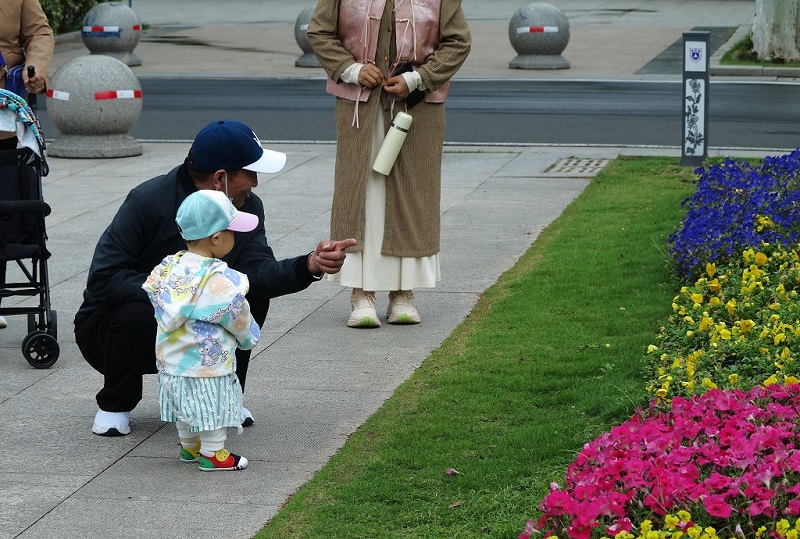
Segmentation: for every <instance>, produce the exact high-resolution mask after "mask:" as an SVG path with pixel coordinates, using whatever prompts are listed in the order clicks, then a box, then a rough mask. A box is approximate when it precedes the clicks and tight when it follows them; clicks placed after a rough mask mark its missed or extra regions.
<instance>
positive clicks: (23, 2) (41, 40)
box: [0, 0, 55, 88]
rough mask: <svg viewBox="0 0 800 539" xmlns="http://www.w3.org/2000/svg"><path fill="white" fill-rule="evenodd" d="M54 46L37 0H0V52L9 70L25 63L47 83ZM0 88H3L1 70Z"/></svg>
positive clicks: (51, 33)
mask: <svg viewBox="0 0 800 539" xmlns="http://www.w3.org/2000/svg"><path fill="white" fill-rule="evenodd" d="M54 47H55V39H54V38H53V29H52V28H50V25H49V24H48V22H47V16H46V15H45V14H44V12H43V11H42V6H41V5H40V4H39V0H0V52H1V53H3V58H4V59H5V61H6V63H7V64H8V66H9V67H14V66H18V65H20V64H22V63H23V62H25V65H32V66H34V67H35V68H36V72H37V73H38V74H40V75H42V74H43V75H44V77H45V80H47V81H48V82H49V80H50V79H49V77H50V62H51V61H52V60H53V49H54ZM23 51H24V55H23ZM0 86H2V87H3V88H5V86H6V73H5V71H3V70H2V69H0Z"/></svg>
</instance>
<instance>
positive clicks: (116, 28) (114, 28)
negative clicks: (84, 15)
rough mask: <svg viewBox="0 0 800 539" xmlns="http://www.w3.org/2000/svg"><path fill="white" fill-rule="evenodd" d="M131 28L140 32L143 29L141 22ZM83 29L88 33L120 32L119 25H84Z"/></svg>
mask: <svg viewBox="0 0 800 539" xmlns="http://www.w3.org/2000/svg"><path fill="white" fill-rule="evenodd" d="M131 29H132V30H133V31H134V32H138V31H139V30H141V29H142V25H141V24H134V25H133V26H132V27H131ZM81 31H82V32H84V33H86V34H102V33H109V34H117V33H119V32H120V28H119V26H84V27H83V28H81Z"/></svg>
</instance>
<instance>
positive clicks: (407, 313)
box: [386, 290, 420, 324]
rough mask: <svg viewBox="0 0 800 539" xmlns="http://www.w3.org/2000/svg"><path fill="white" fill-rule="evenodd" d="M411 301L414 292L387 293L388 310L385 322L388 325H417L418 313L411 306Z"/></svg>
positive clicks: (397, 291)
mask: <svg viewBox="0 0 800 539" xmlns="http://www.w3.org/2000/svg"><path fill="white" fill-rule="evenodd" d="M413 299H414V292H412V291H411V290H396V291H394V292H389V309H388V310H387V311H386V321H387V322H389V323H390V324H419V322H420V317H419V313H418V312H417V309H416V308H414V306H413V305H411V301H412V300H413Z"/></svg>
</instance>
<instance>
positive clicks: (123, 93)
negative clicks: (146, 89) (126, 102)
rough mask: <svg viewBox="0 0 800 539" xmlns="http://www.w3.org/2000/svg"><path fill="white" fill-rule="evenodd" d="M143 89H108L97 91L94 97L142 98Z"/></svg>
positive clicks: (99, 98) (97, 98)
mask: <svg viewBox="0 0 800 539" xmlns="http://www.w3.org/2000/svg"><path fill="white" fill-rule="evenodd" d="M141 98H142V91H141V90H107V91H105V92H95V93H94V99H95V101H99V100H101V99H141Z"/></svg>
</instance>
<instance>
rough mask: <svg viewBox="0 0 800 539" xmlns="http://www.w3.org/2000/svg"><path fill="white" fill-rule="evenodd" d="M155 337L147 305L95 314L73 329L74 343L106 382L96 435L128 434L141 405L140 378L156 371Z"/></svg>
mask: <svg viewBox="0 0 800 539" xmlns="http://www.w3.org/2000/svg"><path fill="white" fill-rule="evenodd" d="M155 338H156V321H155V318H154V317H153V307H152V306H151V305H150V303H145V302H130V303H126V304H124V305H119V306H117V307H114V308H112V309H99V310H98V311H97V312H95V313H94V314H93V315H92V316H91V317H90V318H88V319H87V320H85V321H82V322H81V323H80V325H76V328H75V341H76V343H77V344H78V347H79V348H80V350H81V353H82V354H83V357H84V358H85V359H86V361H87V362H88V363H89V364H90V365H91V366H92V367H94V369H95V370H97V371H98V372H99V373H101V374H102V375H103V378H104V381H103V388H102V389H101V390H100V391H99V392H98V393H97V397H96V398H97V405H98V407H99V408H100V410H99V411H98V414H97V416H96V417H95V425H94V427H93V428H92V430H93V431H94V432H95V433H96V434H101V435H110V436H119V435H123V434H127V433H128V432H130V428H129V425H128V416H129V414H130V411H131V410H133V409H134V408H135V407H136V405H137V404H138V403H139V401H140V400H142V375H143V374H153V373H156V372H157V369H156V360H155ZM115 431H116V432H115Z"/></svg>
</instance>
